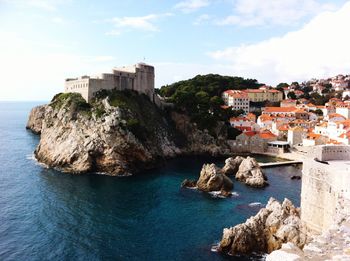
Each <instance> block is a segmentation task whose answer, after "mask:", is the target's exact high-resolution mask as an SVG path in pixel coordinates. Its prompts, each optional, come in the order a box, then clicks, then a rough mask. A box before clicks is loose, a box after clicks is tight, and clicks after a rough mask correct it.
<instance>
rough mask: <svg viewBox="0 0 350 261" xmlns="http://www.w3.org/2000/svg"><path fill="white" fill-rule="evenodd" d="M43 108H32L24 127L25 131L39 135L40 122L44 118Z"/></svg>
mask: <svg viewBox="0 0 350 261" xmlns="http://www.w3.org/2000/svg"><path fill="white" fill-rule="evenodd" d="M45 108H46V107H45V106H37V107H34V108H33V109H32V110H31V112H30V114H29V119H28V122H27V125H26V128H27V129H30V130H32V131H33V132H34V133H36V134H40V132H41V128H42V122H43V119H44V118H45Z"/></svg>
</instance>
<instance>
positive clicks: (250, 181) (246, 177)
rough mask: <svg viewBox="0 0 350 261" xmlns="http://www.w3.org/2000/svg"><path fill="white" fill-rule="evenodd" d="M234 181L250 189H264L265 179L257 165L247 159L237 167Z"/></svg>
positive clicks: (252, 159)
mask: <svg viewBox="0 0 350 261" xmlns="http://www.w3.org/2000/svg"><path fill="white" fill-rule="evenodd" d="M236 179H237V180H239V181H242V182H244V183H245V184H246V185H248V186H252V187H265V186H267V185H268V183H267V178H266V176H265V175H264V174H263V172H262V170H261V167H260V165H259V163H258V162H257V161H256V159H254V158H252V157H247V158H246V159H244V160H243V161H242V163H241V164H240V165H239V168H238V171H237V173H236Z"/></svg>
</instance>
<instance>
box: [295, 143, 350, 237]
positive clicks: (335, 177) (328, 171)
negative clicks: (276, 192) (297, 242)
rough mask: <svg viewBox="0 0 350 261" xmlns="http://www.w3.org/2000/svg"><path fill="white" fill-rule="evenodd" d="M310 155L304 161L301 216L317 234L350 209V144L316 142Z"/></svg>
mask: <svg viewBox="0 0 350 261" xmlns="http://www.w3.org/2000/svg"><path fill="white" fill-rule="evenodd" d="M309 157H310V159H308V160H305V161H304V163H303V171H302V172H303V179H302V189H301V218H302V221H303V223H304V225H305V226H306V228H307V230H309V231H310V232H312V233H313V234H314V233H321V232H325V231H327V230H328V229H329V228H330V227H331V226H332V225H335V224H336V223H338V222H340V221H341V219H343V218H344V217H345V216H346V215H349V213H350V146H315V147H314V148H313V149H312V151H311V152H310V154H309ZM315 158H317V159H318V160H321V161H327V162H328V164H326V163H321V162H318V161H316V160H315Z"/></svg>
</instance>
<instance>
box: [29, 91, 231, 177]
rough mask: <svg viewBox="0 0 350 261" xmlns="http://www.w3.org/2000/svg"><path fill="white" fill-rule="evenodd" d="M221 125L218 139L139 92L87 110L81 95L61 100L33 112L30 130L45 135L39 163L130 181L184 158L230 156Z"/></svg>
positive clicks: (104, 99) (108, 96) (106, 98)
mask: <svg viewBox="0 0 350 261" xmlns="http://www.w3.org/2000/svg"><path fill="white" fill-rule="evenodd" d="M220 126H221V127H223V126H222V125H220V124H219V125H218V136H217V137H218V138H214V137H213V136H211V135H210V134H209V133H208V132H207V131H205V130H204V131H202V130H199V129H198V128H197V127H196V125H195V124H193V123H191V121H190V119H189V118H188V117H187V116H186V115H183V114H179V113H176V112H165V111H162V110H160V109H159V108H157V107H156V106H155V105H154V104H153V103H152V102H151V101H150V100H149V99H148V98H147V97H146V96H144V95H138V94H136V93H134V92H114V93H102V94H100V95H98V96H97V98H96V99H95V100H94V101H93V102H92V103H91V104H87V103H85V102H84V100H83V99H82V98H81V96H80V95H79V94H67V93H64V94H59V95H56V96H55V97H54V98H53V100H52V101H51V103H50V104H48V105H44V106H39V107H36V108H33V109H32V111H31V113H30V115H29V120H28V123H27V128H29V129H31V130H32V131H33V132H34V133H40V134H41V138H40V143H39V145H38V147H37V148H36V150H35V156H36V158H37V160H38V161H39V162H42V163H45V164H47V165H48V166H50V167H55V168H58V169H60V170H62V171H64V172H71V173H85V172H104V173H106V174H109V175H127V174H130V173H134V172H137V171H140V170H142V169H146V168H151V167H154V166H156V164H157V163H159V162H160V161H161V160H162V159H165V158H169V157H174V156H176V155H180V154H182V155H183V154H210V155H215V156H218V155H226V154H228V153H229V152H230V149H229V146H228V145H227V144H226V143H225V138H224V137H221V134H220V132H221V131H222V130H221V129H220Z"/></svg>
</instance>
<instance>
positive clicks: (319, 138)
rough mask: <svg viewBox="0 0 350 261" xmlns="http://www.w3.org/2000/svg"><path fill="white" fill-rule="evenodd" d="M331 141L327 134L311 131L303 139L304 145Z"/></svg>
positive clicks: (323, 143)
mask: <svg viewBox="0 0 350 261" xmlns="http://www.w3.org/2000/svg"><path fill="white" fill-rule="evenodd" d="M328 141H329V138H328V137H327V136H323V135H321V134H316V133H312V132H309V133H308V134H307V136H306V137H305V138H304V139H303V146H316V145H325V144H327V142H328Z"/></svg>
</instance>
